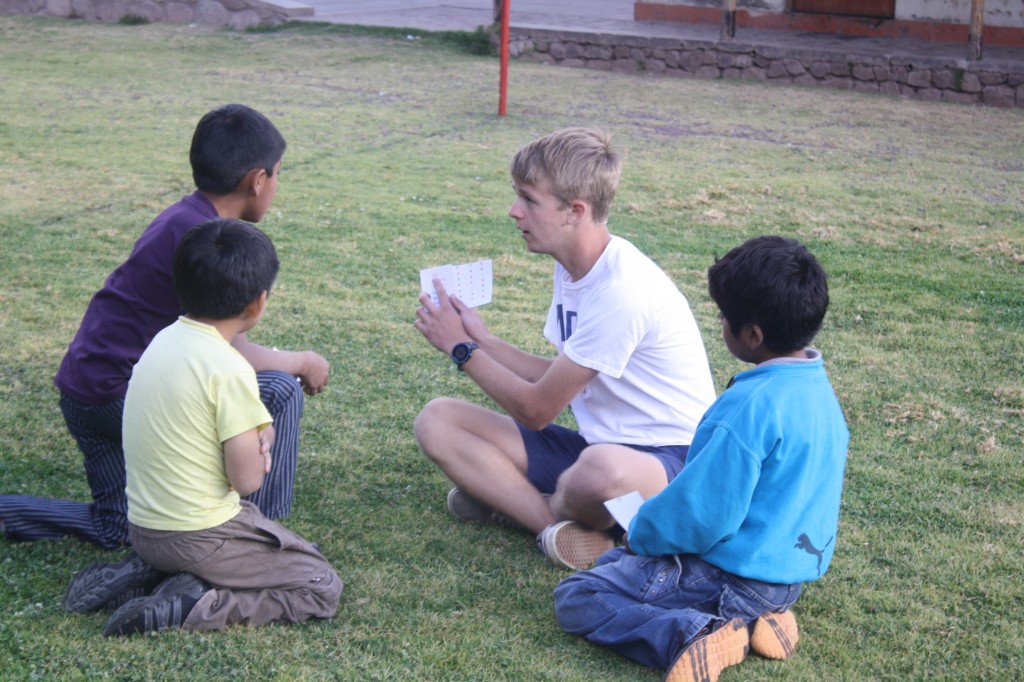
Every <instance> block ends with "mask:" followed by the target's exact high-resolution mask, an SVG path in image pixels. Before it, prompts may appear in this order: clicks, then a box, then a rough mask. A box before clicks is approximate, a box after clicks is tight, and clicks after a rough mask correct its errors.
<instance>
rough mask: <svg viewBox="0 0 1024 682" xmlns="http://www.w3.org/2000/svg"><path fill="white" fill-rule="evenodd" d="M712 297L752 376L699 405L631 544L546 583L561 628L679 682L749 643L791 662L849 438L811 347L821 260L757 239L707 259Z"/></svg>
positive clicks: (818, 313) (823, 286) (706, 675)
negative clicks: (676, 464)
mask: <svg viewBox="0 0 1024 682" xmlns="http://www.w3.org/2000/svg"><path fill="white" fill-rule="evenodd" d="M708 288H709V290H710V293H711V297H712V298H713V299H714V301H715V303H716V304H717V305H718V307H719V310H720V311H721V318H722V338H723V339H724V341H725V344H726V346H727V347H728V348H729V350H730V352H732V354H733V355H735V356H736V357H737V358H739V359H740V360H743V361H744V362H749V363H752V364H754V365H755V367H754V368H753V369H750V370H747V371H745V372H741V373H740V374H737V375H736V376H735V377H734V378H733V380H732V381H731V382H730V384H729V387H728V388H727V389H726V390H725V392H724V393H722V395H721V396H719V398H718V399H717V400H716V401H715V403H714V404H713V405H712V406H711V407H710V408H709V409H708V411H707V413H706V414H705V415H704V417H703V419H702V420H701V422H700V424H699V426H698V427H697V432H696V434H695V435H694V440H693V444H692V445H691V446H690V452H689V456H688V458H687V462H686V465H685V466H684V467H683V470H682V472H680V474H679V475H678V476H677V477H676V478H675V479H674V480H673V481H672V482H671V483H670V484H669V485H668V487H666V488H665V489H664V490H663V491H662V492H660V493H659V494H657V495H655V496H654V497H651V498H650V499H648V500H647V501H645V502H644V504H643V505H642V506H641V507H640V509H639V511H638V512H637V514H636V516H635V517H634V518H633V519H632V520H631V521H630V522H629V529H628V534H627V536H626V537H627V544H626V546H625V547H620V548H616V549H613V550H611V551H609V552H607V553H605V554H604V555H603V556H602V557H601V559H600V560H599V561H598V563H597V566H596V567H595V568H594V569H592V570H589V571H581V572H579V573H576V574H574V575H573V576H571V577H569V578H567V579H565V580H564V581H562V583H561V584H559V585H558V587H557V588H556V589H555V613H556V615H557V617H558V622H559V624H560V625H561V626H562V628H563V629H565V630H566V631H567V632H570V633H573V634H579V635H582V636H583V637H585V638H586V639H587V640H588V641H591V642H594V643H595V644H601V645H603V646H607V647H609V648H611V649H613V650H615V651H617V652H619V653H620V654H622V655H624V656H627V657H628V658H631V659H633V660H635V661H637V662H639V663H643V664H644V665H648V666H651V667H655V668H661V669H667V670H668V675H667V677H666V679H667V680H670V681H672V682H676V681H678V680H703V681H713V680H716V679H717V678H718V675H719V674H720V673H721V671H722V670H723V669H725V668H726V667H728V666H731V665H735V664H737V663H740V662H741V661H743V659H744V658H745V657H746V654H747V651H748V650H753V651H754V652H755V653H758V654H760V655H762V656H765V657H767V658H774V659H785V658H788V657H789V656H790V655H792V653H793V647H794V646H795V644H796V640H797V634H798V633H797V625H796V620H795V618H794V617H793V614H792V612H791V611H790V610H789V608H790V606H792V604H793V602H795V601H796V599H797V597H798V596H799V595H800V586H801V584H802V583H804V582H807V581H811V580H815V579H817V578H820V577H821V576H822V575H823V574H824V573H825V571H826V569H827V568H828V565H829V562H830V560H831V558H832V552H833V550H834V549H835V536H836V529H837V526H838V520H839V501H840V494H841V491H842V484H843V472H844V468H845V462H846V451H847V446H848V444H849V431H848V429H847V426H846V421H845V419H844V417H843V413H842V409H841V408H840V406H839V401H838V400H837V399H836V396H835V393H834V391H833V390H832V386H831V384H830V383H829V380H828V376H827V375H826V373H825V368H824V363H823V360H822V356H821V353H819V352H818V351H816V350H814V349H812V348H808V347H807V346H808V344H809V343H810V342H811V340H812V339H813V338H814V336H815V334H817V332H818V330H819V329H820V328H821V324H822V320H823V319H824V316H825V311H826V309H827V308H828V286H827V283H826V277H825V273H824V271H823V270H822V268H821V266H820V265H819V264H818V262H817V261H816V260H815V258H814V256H813V255H811V253H810V252H808V251H807V250H806V249H805V248H804V247H803V246H802V245H801V244H800V243H799V242H797V241H795V240H792V239H785V238H782V237H774V236H764V237H757V238H755V239H751V240H750V241H748V242H746V243H745V244H743V245H742V246H739V247H737V248H735V249H733V250H732V251H730V252H729V253H728V254H726V256H725V257H723V258H721V259H720V260H718V261H716V262H715V264H714V265H713V266H712V267H711V268H710V269H709V270H708Z"/></svg>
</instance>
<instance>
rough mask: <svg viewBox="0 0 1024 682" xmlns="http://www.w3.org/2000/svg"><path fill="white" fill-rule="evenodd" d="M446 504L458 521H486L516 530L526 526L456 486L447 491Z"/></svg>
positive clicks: (523, 528)
mask: <svg viewBox="0 0 1024 682" xmlns="http://www.w3.org/2000/svg"><path fill="white" fill-rule="evenodd" d="M446 505H447V506H448V511H449V512H451V514H452V516H454V517H455V518H457V519H459V520H460V521H474V522H476V523H486V524H490V525H492V526H503V527H505V528H514V529H516V530H526V528H525V527H524V526H523V525H522V524H520V523H519V522H518V521H515V520H514V519H511V518H509V517H508V516H505V515H504V514H502V513H501V512H499V511H495V510H494V509H491V508H490V507H488V506H487V505H486V504H484V503H483V502H481V501H479V500H477V499H476V498H475V497H473V496H471V495H470V494H469V493H467V492H466V491H465V490H463V489H462V488H459V487H458V486H456V487H454V488H452V489H451V490H449V491H448V499H447V501H446Z"/></svg>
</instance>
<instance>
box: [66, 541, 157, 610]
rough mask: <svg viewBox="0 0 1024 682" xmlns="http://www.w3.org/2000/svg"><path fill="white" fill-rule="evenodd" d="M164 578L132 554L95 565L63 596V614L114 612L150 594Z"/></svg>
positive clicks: (80, 573) (75, 578)
mask: <svg viewBox="0 0 1024 682" xmlns="http://www.w3.org/2000/svg"><path fill="white" fill-rule="evenodd" d="M166 578H167V574H166V573H164V572H162V571H158V570H156V569H155V568H153V567H152V566H150V565H149V564H147V563H146V562H145V561H143V560H142V558H141V557H140V556H139V555H138V554H136V553H135V552H131V553H130V554H128V556H126V557H125V558H124V559H122V560H121V561H118V562H116V563H104V562H98V563H95V564H90V565H88V566H86V567H85V568H83V569H82V570H81V571H79V572H78V573H77V574H76V575H75V577H74V578H72V579H71V582H70V583H69V584H68V589H67V591H66V592H65V593H64V610H65V611H70V612H71V613H89V612H91V611H99V610H100V609H106V610H113V609H116V608H117V607H119V606H121V605H122V604H124V603H126V602H128V601H130V600H132V599H135V598H136V597H141V596H143V595H146V594H149V592H150V590H152V589H153V588H154V587H156V586H157V585H159V584H160V583H161V582H162V581H163V580H165V579H166Z"/></svg>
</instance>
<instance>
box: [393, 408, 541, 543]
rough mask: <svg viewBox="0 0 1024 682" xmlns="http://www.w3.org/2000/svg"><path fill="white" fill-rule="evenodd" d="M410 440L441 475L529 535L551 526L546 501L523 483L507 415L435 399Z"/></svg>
mask: <svg viewBox="0 0 1024 682" xmlns="http://www.w3.org/2000/svg"><path fill="white" fill-rule="evenodd" d="M413 430H414V432H415V434H416V440H417V442H418V443H419V445H420V448H421V449H422V450H423V454H425V455H426V456H427V457H428V458H430V459H431V460H433V462H434V463H435V464H437V465H438V466H439V467H440V468H441V471H443V472H444V474H445V476H447V477H448V478H449V480H451V481H452V482H453V483H454V484H455V485H457V486H459V487H460V488H462V489H463V490H465V491H466V492H467V493H469V494H470V495H471V496H473V497H474V498H476V499H477V500H479V501H480V502H482V503H484V504H486V505H487V506H489V507H491V508H492V509H495V510H497V511H499V512H501V513H502V514H505V515H506V516H508V517H510V518H512V519H514V520H515V521H517V522H518V523H520V524H522V525H523V526H525V527H526V528H527V529H529V530H530V531H532V532H533V533H539V532H540V531H541V530H543V529H544V528H546V527H547V526H548V525H550V524H552V523H554V521H555V517H554V516H553V515H552V513H551V510H550V508H549V507H548V502H547V499H546V498H544V497H542V496H541V494H540V492H539V491H538V490H537V489H536V488H535V487H533V485H532V484H531V483H530V482H529V481H528V480H527V478H526V470H527V458H526V447H525V445H524V444H523V437H522V435H521V434H520V433H519V428H518V427H517V426H516V424H515V422H514V421H513V420H512V419H511V418H510V417H508V416H505V415H501V414H498V413H496V412H492V411H491V410H488V409H486V408H483V407H480V406H479V405H474V404H472V403H467V402H464V401H461V400H456V399H454V398H437V399H435V400H432V401H430V402H429V403H427V405H426V406H425V407H424V408H423V410H422V411H420V413H419V415H418V416H417V417H416V421H415V423H414V425H413Z"/></svg>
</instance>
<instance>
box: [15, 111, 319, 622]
mask: <svg viewBox="0 0 1024 682" xmlns="http://www.w3.org/2000/svg"><path fill="white" fill-rule="evenodd" d="M285 147H286V143H285V140H284V138H283V137H282V136H281V134H280V132H279V131H278V130H277V128H276V127H275V126H274V125H273V123H271V122H270V121H269V120H268V119H267V118H266V117H265V116H263V115H262V114H260V113H259V112H257V111H255V110H253V109H251V108H249V107H247V106H244V105H241V104H229V105H225V106H222V107H219V108H217V109H214V110H213V111H210V112H209V113H207V114H206V115H205V116H203V118H202V119H201V120H200V121H199V124H198V125H197V127H196V130H195V133H194V134H193V137H192V144H191V149H190V152H189V160H190V162H191V165H192V176H193V180H194V181H195V184H196V188H197V189H196V191H195V192H194V193H193V194H191V195H189V196H186V197H184V198H183V199H181V200H180V201H179V202H177V203H175V204H173V205H172V206H170V207H169V208H167V209H166V210H165V211H164V212H162V213H161V214H160V215H159V216H157V218H156V219H155V220H154V221H153V222H152V223H151V224H150V225H149V227H148V228H146V230H145V231H144V232H143V233H142V236H140V237H139V239H138V241H137V242H136V243H135V246H134V248H133V249H132V252H131V254H130V255H129V256H128V258H127V260H125V261H124V262H123V263H122V264H121V265H120V266H118V267H117V269H115V270H114V271H113V272H112V273H111V274H110V276H109V277H108V278H107V281H106V282H105V283H104V285H103V288H102V289H100V290H99V291H98V292H97V293H96V294H95V295H94V296H93V298H92V300H91V301H90V302H89V306H88V308H87V309H86V312H85V316H84V317H83V319H82V323H81V326H80V327H79V330H78V333H77V334H76V335H75V338H74V340H73V341H72V342H71V344H70V346H69V347H68V351H67V354H66V355H65V356H64V360H63V361H62V363H61V366H60V369H59V370H58V372H57V376H56V378H55V379H54V384H55V385H56V386H57V388H58V389H59V390H60V394H61V395H60V407H61V412H62V413H63V414H64V419H65V421H66V423H67V426H68V430H69V431H70V432H71V435H72V436H73V437H74V438H75V441H76V442H77V443H78V446H79V448H80V449H81V451H82V453H83V455H84V465H85V470H86V475H87V477H88V480H89V487H90V489H91V491H92V502H79V501H71V500H54V499H49V498H41V497H31V496H26V495H0V526H2V528H3V534H4V537H5V538H6V539H11V540H42V539H51V538H60V537H65V536H68V535H73V536H75V537H78V538H79V539H81V540H86V541H89V542H92V543H95V544H96V545H99V546H100V547H103V548H105V549H112V548H115V547H118V546H120V545H123V544H126V543H128V521H127V500H126V498H125V470H124V452H123V450H122V446H121V413H122V409H123V406H124V396H125V392H126V390H127V387H128V380H129V378H130V377H131V372H132V368H133V367H134V365H135V363H136V362H137V361H138V359H139V357H140V356H141V355H142V352H143V351H144V350H145V349H146V346H147V345H148V344H149V342H150V340H151V339H152V338H153V337H154V336H155V335H156V334H157V332H159V331H160V330H162V329H163V328H164V327H166V326H168V325H169V324H171V323H172V322H174V321H175V320H176V319H177V318H178V316H179V315H180V314H182V312H183V311H182V308H181V305H180V303H179V302H178V297H177V295H176V294H175V291H174V286H173V282H172V278H171V269H172V260H173V256H174V251H175V249H176V247H177V245H178V242H179V241H180V239H181V237H182V236H183V235H184V234H185V233H186V232H187V231H188V230H189V229H191V228H192V227H194V226H195V225H197V224H199V223H202V222H204V221H207V220H209V219H211V218H218V217H220V218H239V219H242V220H247V221H250V222H258V221H259V220H260V219H262V218H263V216H264V215H265V214H266V212H267V210H268V209H269V208H270V204H271V202H272V201H273V199H274V195H275V194H276V192H277V182H278V172H279V171H280V168H281V158H282V156H283V155H284V151H285ZM234 346H235V348H236V349H237V350H238V351H239V352H240V353H241V354H242V355H243V356H244V357H245V358H246V360H248V361H249V363H250V364H252V366H253V368H254V369H256V371H257V377H258V380H259V387H260V398H261V400H262V401H263V402H264V404H265V405H266V407H267V409H268V410H269V412H270V413H271V415H272V416H273V418H274V426H275V429H274V432H276V437H271V436H269V435H268V436H267V437H266V438H265V439H264V440H263V442H262V446H263V448H264V449H265V450H269V453H270V455H271V457H272V460H273V467H272V469H271V471H270V472H269V473H268V474H267V477H266V481H265V482H264V484H263V486H262V488H261V489H260V490H259V491H258V492H257V493H255V494H254V495H252V496H250V497H249V498H247V499H249V500H250V501H251V502H253V503H254V504H255V505H256V506H258V507H259V508H260V510H261V511H262V512H263V513H264V515H265V516H267V517H268V518H271V519H274V518H282V517H285V516H287V515H288V513H289V511H290V507H291V499H292V487H293V483H294V476H295V465H296V457H297V453H298V440H299V420H300V418H301V416H302V409H303V402H304V401H303V394H302V390H305V392H306V393H307V394H309V395H315V394H316V393H319V392H320V391H321V390H323V388H324V386H325V385H326V384H327V379H328V374H329V371H330V366H329V364H328V362H327V361H326V360H325V359H324V358H323V357H321V356H320V355H318V354H316V353H314V352H312V351H305V352H285V351H281V352H278V351H275V350H273V349H270V348H265V347H263V346H260V345H258V344H255V343H253V342H251V341H249V340H248V338H247V337H246V335H245V334H240V335H239V336H238V338H237V339H236V341H235V343H234ZM296 378H298V382H297V381H296ZM300 384H301V385H300ZM300 388H301V389H302V390H300ZM147 568H148V567H146V566H145V565H144V564H142V562H141V561H139V560H138V558H137V557H136V556H135V555H134V554H132V555H130V556H129V557H128V558H127V559H125V560H124V561H122V562H120V563H118V564H112V565H111V564H97V565H95V566H93V567H90V568H89V569H86V570H85V571H83V574H80V577H79V578H76V581H75V582H73V583H72V588H76V589H73V590H71V591H69V594H68V596H67V599H66V601H65V606H66V607H67V608H68V609H69V610H72V611H90V610H94V609H96V608H99V607H101V606H104V605H105V604H104V603H102V601H98V600H102V599H103V596H102V595H100V594H93V592H95V590H92V589H91V588H90V587H89V586H90V585H93V584H94V583H96V582H97V581H96V580H94V579H91V578H89V576H91V575H95V574H98V573H104V575H105V581H100V582H110V580H111V578H112V577H113V579H115V581H116V580H128V581H129V582H131V581H135V582H142V583H154V584H155V582H154V581H156V582H158V581H159V578H161V577H162V576H160V575H147V574H148V573H150V572H151V570H147ZM111 571H112V572H113V574H114V575H113V576H111ZM148 587H151V585H147V586H145V587H143V586H141V585H140V587H139V589H140V590H141V589H148Z"/></svg>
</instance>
